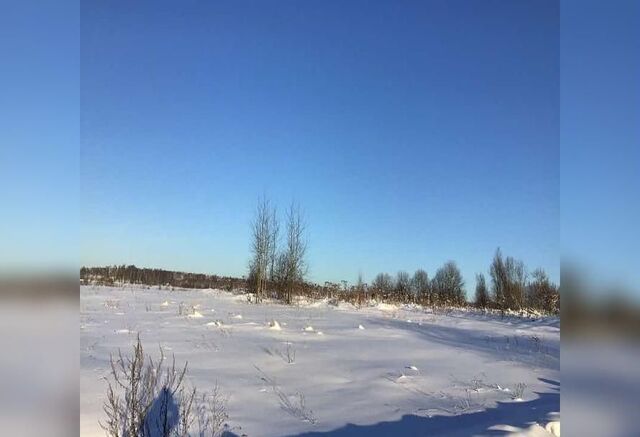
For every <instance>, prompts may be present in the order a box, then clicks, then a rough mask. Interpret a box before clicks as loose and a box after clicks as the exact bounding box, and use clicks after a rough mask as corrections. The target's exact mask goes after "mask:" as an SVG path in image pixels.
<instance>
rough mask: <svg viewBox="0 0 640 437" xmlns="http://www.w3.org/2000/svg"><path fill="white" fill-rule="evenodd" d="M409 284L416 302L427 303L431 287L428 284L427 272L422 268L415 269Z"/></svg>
mask: <svg viewBox="0 0 640 437" xmlns="http://www.w3.org/2000/svg"><path fill="white" fill-rule="evenodd" d="M411 285H412V287H413V292H414V293H415V295H416V298H417V300H418V302H422V303H426V304H429V303H430V299H429V297H430V296H429V294H430V289H431V287H430V286H429V275H427V272H425V271H424V270H422V269H418V270H416V272H415V273H414V274H413V278H412V279H411Z"/></svg>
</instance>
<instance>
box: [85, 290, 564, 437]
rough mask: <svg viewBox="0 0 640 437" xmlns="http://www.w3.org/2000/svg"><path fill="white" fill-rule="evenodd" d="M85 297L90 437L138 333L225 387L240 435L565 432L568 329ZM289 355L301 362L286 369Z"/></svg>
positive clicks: (212, 295) (389, 312) (440, 316)
mask: <svg viewBox="0 0 640 437" xmlns="http://www.w3.org/2000/svg"><path fill="white" fill-rule="evenodd" d="M80 296H81V298H80V305H81V314H80V315H81V331H80V332H81V336H80V348H81V349H80V353H81V361H80V365H81V376H80V385H81V394H80V401H81V419H80V432H81V435H83V436H90V437H91V436H103V435H104V431H103V430H102V429H101V428H100V426H99V423H98V421H99V420H101V419H103V418H104V417H103V412H102V402H103V401H104V399H105V393H106V382H105V380H104V378H105V377H108V375H109V368H110V366H109V356H110V354H112V353H117V350H118V348H121V349H122V351H123V353H125V354H129V353H130V348H131V345H133V344H134V342H135V340H136V337H137V335H139V336H140V338H141V340H142V342H143V346H144V348H145V352H147V353H149V354H151V355H152V356H153V357H154V358H155V357H157V355H158V353H159V352H158V346H161V347H162V348H163V349H164V350H165V352H166V353H168V354H169V355H171V354H175V358H176V364H177V365H181V364H182V363H184V362H185V361H188V363H189V372H188V375H187V380H188V383H189V384H191V385H194V386H196V387H197V388H198V389H199V390H203V391H204V390H211V389H212V388H213V387H214V385H215V384H216V382H218V383H219V385H220V386H221V389H222V390H223V391H224V393H225V394H226V395H228V396H229V404H228V413H229V425H230V426H231V428H232V431H233V433H235V434H237V435H242V434H246V435H248V436H265V437H270V436H322V435H338V436H382V435H454V436H455V435H460V436H463V435H464V436H466V435H483V434H491V433H494V434H495V433H496V432H498V431H499V430H502V431H499V432H505V433H507V434H509V433H513V434H518V435H529V436H552V435H554V434H553V432H554V431H556V430H557V432H559V420H560V419H559V408H560V400H559V390H560V382H559V381H560V371H559V370H560V369H559V367H560V365H559V364H560V361H559V345H560V328H559V321H558V319H544V318H538V319H536V320H530V319H523V318H518V317H515V316H512V317H506V318H500V317H499V316H497V315H493V314H480V313H475V312H471V311H457V310H454V311H449V312H447V313H444V312H442V313H441V312H435V313H434V312H433V311H431V310H429V309H423V308H420V307H417V306H396V305H387V304H377V305H372V306H364V307H362V308H361V309H357V308H356V307H355V306H353V305H351V304H346V303H343V302H340V303H338V304H337V305H332V304H329V302H328V301H327V300H324V301H316V302H309V301H298V302H296V305H293V306H286V305H281V304H278V303H275V302H265V303H263V304H259V305H256V304H251V303H248V302H247V299H246V296H244V295H234V294H232V293H228V292H225V291H221V290H184V289H175V290H164V289H163V290H159V289H157V288H155V289H154V288H150V289H146V288H142V287H138V288H137V287H133V286H131V287H125V288H117V287H98V286H82V287H81V295H80ZM108 301H109V302H117V306H114V305H105V303H107V302H108ZM164 302H174V303H175V302H184V303H185V304H186V305H189V306H190V307H191V308H194V309H195V308H198V311H196V312H194V313H193V314H196V313H197V314H199V315H200V316H199V317H198V318H197V319H195V320H194V319H193V318H192V317H185V316H183V315H180V314H179V309H178V305H164V306H163V305H162V304H163V303H164ZM381 305H382V307H381ZM213 308H216V312H215V315H214V313H213V312H212V311H211V310H212V309H213ZM116 312H119V313H122V315H120V316H118V315H116ZM240 314H242V318H239V317H237V315H240ZM408 320H411V321H412V322H411V323H408V322H407V321H408ZM365 326H366V330H364V327H365ZM354 327H356V329H355V330H354ZM212 328H213V329H212ZM306 328H311V329H306ZM309 334H313V335H309ZM322 334H324V335H322ZM287 347H289V348H291V349H294V350H295V362H294V363H287V362H285V360H284V359H283V357H282V352H283V351H286V349H287ZM418 369H419V370H418ZM519 384H525V385H526V388H525V389H524V391H523V392H522V394H521V396H520V397H521V398H522V401H520V402H515V401H514V390H515V389H516V388H517V387H518V385H519ZM518 394H520V393H518ZM300 395H302V396H303V398H304V401H305V405H304V408H300V405H299V396H300Z"/></svg>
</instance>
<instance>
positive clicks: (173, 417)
mask: <svg viewBox="0 0 640 437" xmlns="http://www.w3.org/2000/svg"><path fill="white" fill-rule="evenodd" d="M164 361H165V356H164V353H163V351H162V348H160V359H159V360H158V361H157V362H154V360H153V359H152V358H151V357H150V356H145V355H144V352H143V349H142V343H141V342H140V337H139V336H138V339H137V342H136V344H135V345H134V347H133V356H132V357H126V358H125V357H124V356H123V355H122V351H120V350H118V355H117V357H113V356H111V380H107V383H108V389H107V400H106V401H105V403H104V406H103V409H104V411H105V413H106V415H107V420H106V421H105V423H101V424H100V425H101V426H102V428H103V429H104V430H105V431H106V433H107V435H109V436H111V437H120V436H127V437H146V436H150V435H162V436H184V435H187V434H188V426H189V425H190V420H191V419H190V416H191V405H192V403H193V398H194V396H195V389H193V390H187V389H185V387H184V386H183V380H184V375H185V374H186V372H187V364H186V363H185V366H184V368H183V369H182V370H179V369H176V367H175V357H174V358H173V360H172V363H171V366H169V367H168V368H166V369H165V368H164ZM117 391H119V392H123V396H122V397H120V396H118V394H117V393H116V392H117Z"/></svg>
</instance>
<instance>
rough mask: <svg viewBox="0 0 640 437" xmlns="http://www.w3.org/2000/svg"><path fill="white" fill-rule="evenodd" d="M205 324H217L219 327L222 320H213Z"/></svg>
mask: <svg viewBox="0 0 640 437" xmlns="http://www.w3.org/2000/svg"><path fill="white" fill-rule="evenodd" d="M205 326H218V327H220V326H222V321H220V320H215V321H213V322H209V323H206V324H205Z"/></svg>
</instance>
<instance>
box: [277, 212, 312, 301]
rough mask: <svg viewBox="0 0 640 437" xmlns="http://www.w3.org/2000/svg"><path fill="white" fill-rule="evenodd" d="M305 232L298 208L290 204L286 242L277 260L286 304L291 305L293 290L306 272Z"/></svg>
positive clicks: (300, 282)
mask: <svg viewBox="0 0 640 437" xmlns="http://www.w3.org/2000/svg"><path fill="white" fill-rule="evenodd" d="M305 230H306V223H305V220H304V218H303V215H302V212H301V210H300V206H299V205H297V204H295V203H293V202H292V203H291V205H290V207H289V210H288V211H287V230H286V232H287V234H286V236H287V242H286V246H285V248H284V251H283V253H282V254H281V255H280V257H279V259H278V261H279V264H280V266H279V267H280V269H281V271H280V276H281V280H282V284H283V286H284V297H285V300H286V302H287V303H291V301H292V295H293V292H294V289H295V288H296V287H297V286H299V285H301V284H302V283H303V282H304V278H305V276H306V275H307V271H308V265H307V261H306V253H307V240H306V237H305Z"/></svg>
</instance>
